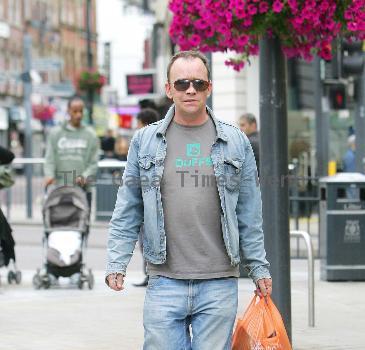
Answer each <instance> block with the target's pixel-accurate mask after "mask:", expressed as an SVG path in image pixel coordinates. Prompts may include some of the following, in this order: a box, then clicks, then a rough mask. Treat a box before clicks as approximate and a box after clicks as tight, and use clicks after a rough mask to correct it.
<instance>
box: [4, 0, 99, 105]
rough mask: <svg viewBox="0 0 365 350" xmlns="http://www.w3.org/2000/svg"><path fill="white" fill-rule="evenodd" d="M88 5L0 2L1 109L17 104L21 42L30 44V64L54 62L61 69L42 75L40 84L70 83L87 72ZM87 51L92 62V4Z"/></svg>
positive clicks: (55, 0)
mask: <svg viewBox="0 0 365 350" xmlns="http://www.w3.org/2000/svg"><path fill="white" fill-rule="evenodd" d="M86 6H87V0H0V77H1V79H0V104H1V105H3V106H13V105H16V104H20V103H21V101H22V83H21V81H20V79H19V76H20V74H21V73H22V71H23V65H24V55H23V37H24V34H25V33H29V34H30V36H31V38H32V59H33V61H35V60H37V59H39V58H54V59H59V60H60V61H61V62H62V66H61V69H60V70H59V71H57V70H49V71H47V69H44V70H43V71H40V72H39V74H40V75H41V77H42V80H43V83H61V82H65V81H70V82H72V84H73V85H74V86H75V87H76V82H77V77H78V74H79V73H80V71H81V70H82V69H84V68H85V67H87V36H86V13H87V12H86ZM90 23H91V33H92V34H91V38H92V41H91V48H92V53H93V66H94V67H96V66H97V62H96V47H97V33H96V0H92V1H91V21H90Z"/></svg>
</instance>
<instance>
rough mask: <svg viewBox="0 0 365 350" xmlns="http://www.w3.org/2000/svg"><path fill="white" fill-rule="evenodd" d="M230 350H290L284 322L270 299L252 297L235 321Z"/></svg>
mask: <svg viewBox="0 0 365 350" xmlns="http://www.w3.org/2000/svg"><path fill="white" fill-rule="evenodd" d="M232 350H292V347H291V345H290V342H289V338H288V335H287V334H286V330H285V326H284V322H283V320H282V318H281V315H280V313H279V311H278V309H277V308H276V306H275V305H274V303H273V302H272V300H271V298H270V297H267V298H266V300H265V298H260V297H258V296H256V295H255V296H254V297H253V299H252V301H251V303H250V305H249V306H248V308H247V310H246V312H245V314H244V315H243V318H242V319H239V320H238V321H237V325H236V329H235V331H234V334H233V340H232Z"/></svg>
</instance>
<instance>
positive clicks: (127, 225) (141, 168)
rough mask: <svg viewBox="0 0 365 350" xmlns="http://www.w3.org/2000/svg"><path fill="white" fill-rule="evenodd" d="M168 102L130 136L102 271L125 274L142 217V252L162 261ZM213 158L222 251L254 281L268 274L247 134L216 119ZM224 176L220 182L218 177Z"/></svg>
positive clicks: (171, 112)
mask: <svg viewBox="0 0 365 350" xmlns="http://www.w3.org/2000/svg"><path fill="white" fill-rule="evenodd" d="M174 111H175V108H174V106H172V107H171V108H170V109H169V111H168V112H167V114H166V116H165V118H164V119H162V120H160V121H159V122H156V123H153V124H151V125H149V126H147V127H145V128H143V129H140V130H139V131H137V132H136V134H135V135H134V137H133V138H132V141H131V145H130V149H129V153H128V160H127V165H126V168H125V171H124V174H123V180H122V181H123V184H121V186H120V188H119V191H118V195H117V201H116V204H115V209H114V212H113V216H112V219H111V221H110V225H109V239H108V261H107V268H106V276H107V275H109V274H111V273H115V272H119V273H123V274H125V273H126V269H127V265H128V263H129V261H130V259H131V257H132V254H133V250H134V247H135V244H136V242H137V240H138V234H139V230H140V226H141V224H142V222H144V235H143V256H144V259H145V260H146V261H148V262H150V263H152V264H163V263H164V262H165V261H166V233H165V229H164V213H163V208H162V200H161V188H160V180H161V178H162V174H163V171H164V160H165V157H166V148H167V143H166V130H167V128H168V126H169V124H170V122H171V121H172V119H173V117H174ZM207 111H208V113H209V115H210V117H211V118H212V120H213V122H214V124H215V127H216V139H215V143H214V144H213V146H212V151H211V159H212V163H213V169H214V174H215V176H216V179H217V181H216V182H217V187H218V193H219V198H220V204H221V225H222V232H223V240H224V244H225V248H226V252H227V254H228V256H229V258H230V261H231V264H232V265H233V266H236V265H237V264H238V263H239V262H240V251H241V253H242V254H241V256H242V257H243V258H244V263H245V267H246V268H247V269H248V271H249V276H250V277H251V278H252V279H253V281H254V282H256V281H257V280H258V279H261V278H269V277H270V273H269V269H268V268H269V263H268V262H267V260H266V253H265V249H264V235H263V231H262V206H261V193H260V187H259V183H258V178H257V170H256V163H255V158H254V155H253V152H252V148H251V145H250V142H249V141H248V139H247V137H246V136H245V135H244V134H243V133H242V132H241V131H240V130H239V129H238V128H236V127H234V126H232V125H230V124H227V123H225V122H223V121H220V120H218V119H216V118H215V117H214V115H213V112H212V111H211V110H210V109H209V108H208V107H207ZM222 177H223V178H224V179H226V181H220V180H219V181H218V179H219V178H220V179H221V178H222Z"/></svg>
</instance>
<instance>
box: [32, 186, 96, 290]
mask: <svg viewBox="0 0 365 350" xmlns="http://www.w3.org/2000/svg"><path fill="white" fill-rule="evenodd" d="M46 192H49V193H48V195H46V198H45V201H44V204H43V224H44V236H43V268H42V269H38V270H37V273H36V274H35V275H34V277H33V286H34V287H35V288H36V289H40V288H45V289H48V288H49V287H50V286H51V282H52V277H53V279H54V278H56V279H58V277H71V276H73V275H75V274H78V279H77V285H78V287H79V288H80V289H82V287H83V284H84V283H85V282H86V283H87V285H88V287H89V289H92V288H93V287H94V275H93V273H92V271H91V269H89V270H88V271H87V273H86V268H85V262H84V259H85V256H86V255H85V250H86V242H87V236H88V233H89V205H88V202H87V198H86V193H85V192H84V190H82V189H81V188H80V187H77V186H58V187H54V189H53V190H51V191H46Z"/></svg>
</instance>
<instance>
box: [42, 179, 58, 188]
mask: <svg viewBox="0 0 365 350" xmlns="http://www.w3.org/2000/svg"><path fill="white" fill-rule="evenodd" d="M55 181H56V180H55V179H54V178H53V177H46V179H45V180H44V185H45V186H46V187H47V186H49V185H52V184H53V183H55Z"/></svg>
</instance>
